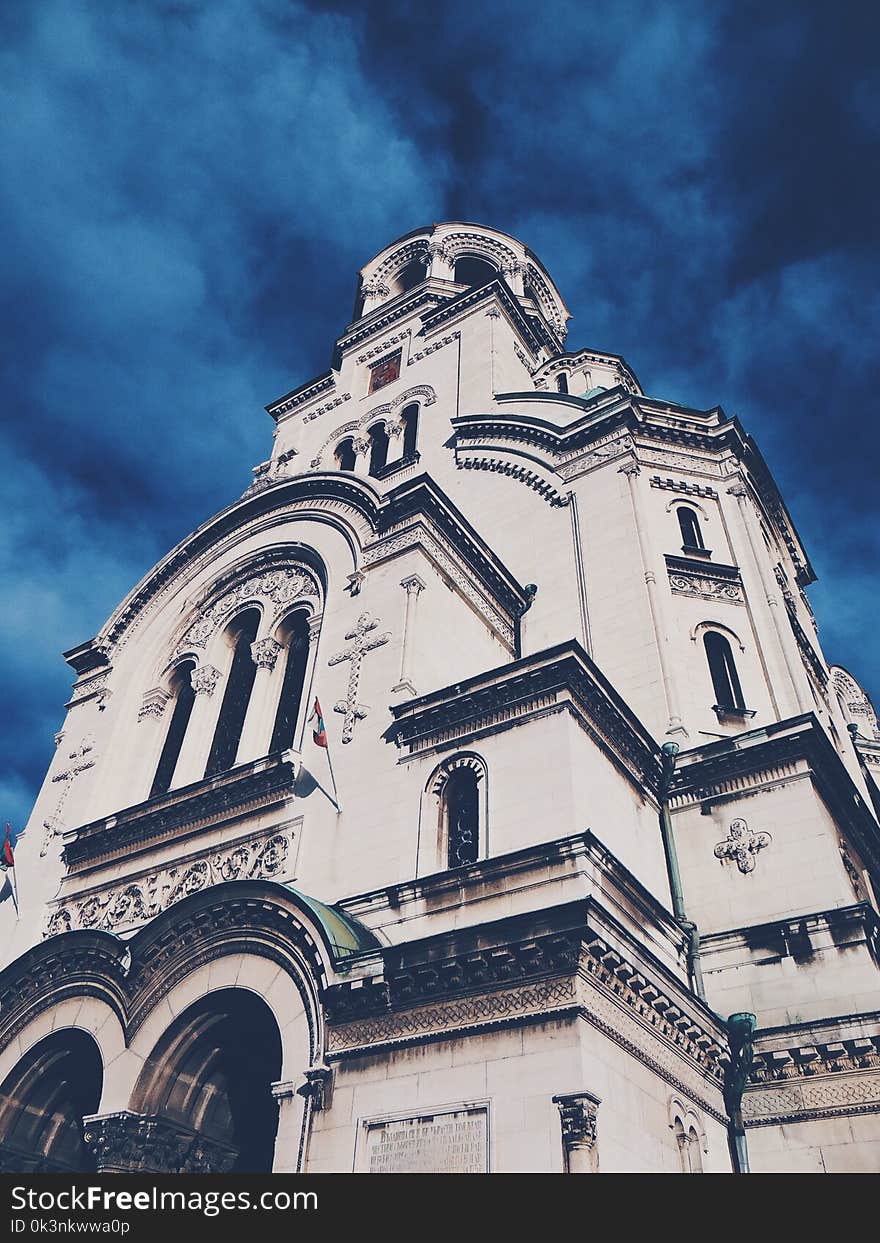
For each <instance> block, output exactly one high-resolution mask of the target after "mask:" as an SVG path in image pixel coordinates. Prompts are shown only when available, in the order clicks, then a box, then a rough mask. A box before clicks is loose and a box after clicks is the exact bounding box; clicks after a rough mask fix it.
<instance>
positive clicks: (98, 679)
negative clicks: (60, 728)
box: [64, 669, 113, 709]
mask: <svg viewBox="0 0 880 1243" xmlns="http://www.w3.org/2000/svg"><path fill="white" fill-rule="evenodd" d="M112 672H113V671H112V669H99V670H98V672H97V673H93V674H91V675H90V676H89V677H86V678H80V680H79V681H78V682H77V683H76V684H75V685H74V688H73V691H72V692H71V695H70V699H68V701H67V703H66V704H65V705H64V706H65V708H76V707H78V706H79V704H84V703H87V702H88V700H90V699H97V701H98V707H99V708H101V709H103V707H104V701H105V700H106V699H108V698H109V696H110V691H108V690H107V682H108V679H109V677H110V674H111V673H112Z"/></svg>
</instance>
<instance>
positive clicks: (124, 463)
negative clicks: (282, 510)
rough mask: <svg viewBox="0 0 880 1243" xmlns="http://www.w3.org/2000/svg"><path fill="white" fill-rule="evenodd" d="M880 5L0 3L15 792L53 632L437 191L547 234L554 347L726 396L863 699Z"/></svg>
mask: <svg viewBox="0 0 880 1243" xmlns="http://www.w3.org/2000/svg"><path fill="white" fill-rule="evenodd" d="M878 36H880V17H878V15H877V14H876V12H875V14H873V15H872V14H871V13H870V12H869V6H867V5H863V4H859V3H847V2H844V3H839V4H837V5H834V6H832V5H824V4H823V5H819V4H810V3H805V2H804V0H800V2H798V3H791V4H789V3H784V2H783V3H774V4H769V5H768V4H766V3H762V4H755V3H751V2H749V0H739V2H733V0H731V2H725V0H716V2H715V3H713V4H706V3H705V0H700V2H699V3H689V2H688V0H668V2H667V3H662V4H661V3H651V2H649V0H601V2H599V3H594V2H592V0H577V2H575V0H571V2H569V0H545V3H543V4H540V5H538V4H535V3H533V2H529V3H525V2H523V0H506V2H505V3H491V2H485V0H484V2H482V3H476V4H475V3H473V0H471V2H470V3H464V2H461V3H459V2H458V0H449V2H447V3H443V2H441V0H438V3H432V4H428V3H424V2H418V0H414V2H409V3H404V2H402V0H400V2H396V0H383V2H382V3H371V2H370V0H358V2H357V3H355V2H353V0H352V2H348V0H338V2H337V3H330V4H319V3H314V4H308V3H288V2H285V0H248V2H246V0H174V2H168V3H162V2H160V0H151V2H150V3H140V4H139V3H135V2H133V0H129V2H127V3H114V2H112V0H99V2H96V3H86V2H85V0H40V2H39V3H31V4H28V3H18V4H15V3H13V4H6V5H3V6H0V236H2V238H3V250H4V262H3V265H2V275H0V316H2V334H0V367H2V372H3V376H2V378H3V412H4V417H3V420H2V438H3V454H4V460H5V461H6V473H5V505H4V517H5V521H4V523H3V526H2V534H0V559H2V570H3V578H4V588H3V600H4V607H3V609H2V615H0V627H2V640H3V642H2V645H0V660H2V664H3V668H2V677H3V685H4V689H5V691H6V704H7V710H6V712H5V714H4V716H3V720H2V722H0V729H2V731H3V733H4V735H5V737H4V739H3V754H4V757H5V761H6V762H5V764H4V766H3V769H4V771H3V773H2V776H0V794H2V804H3V806H2V808H0V811H2V813H3V814H2V819H3V820H5V819H6V818H7V817H8V818H9V819H11V820H12V822H13V825H15V826H20V825H21V824H22V823H23V822H24V820H25V819H26V817H27V815H28V813H29V810H30V806H31V804H32V801H33V798H34V795H35V793H36V790H37V788H38V785H39V782H40V780H41V778H42V775H43V773H44V771H45V768H46V765H47V763H48V761H49V759H50V757H51V754H52V736H53V734H54V732H55V731H56V730H57V729H58V728H59V727H60V724H61V721H62V718H63V710H62V706H61V705H62V703H63V701H64V700H65V699H66V698H67V695H68V691H69V688H70V683H71V680H72V679H71V671H70V670H69V669H68V668H67V666H66V665H65V664H64V663H63V661H62V660H61V658H60V655H59V653H60V651H61V650H62V649H65V648H68V647H71V646H73V645H74V644H76V643H78V642H81V641H82V640H85V639H87V638H89V637H91V636H92V635H93V634H94V633H95V632H96V630H97V629H98V628H99V627H100V625H101V624H102V622H103V621H104V619H105V618H106V616H107V615H108V613H109V612H110V611H111V610H112V608H113V607H114V605H115V604H116V603H117V602H118V600H119V599H120V598H121V597H122V596H123V594H124V593H125V592H126V591H127V590H128V589H129V588H130V587H131V586H132V585H133V583H134V582H135V581H136V580H137V579H138V578H139V577H140V576H141V574H143V573H144V571H145V570H146V569H147V568H149V566H150V565H151V564H153V563H154V562H155V561H157V560H158V559H159V557H160V556H162V555H163V554H164V553H165V552H166V551H167V550H168V548H169V547H170V546H171V545H173V544H174V543H175V542H176V541H177V540H178V539H180V538H181V537H182V536H184V535H185V534H186V533H187V532H188V531H190V530H191V529H192V528H193V527H195V526H196V525H197V524H198V523H200V522H202V521H203V520H204V519H205V518H206V517H207V516H209V515H210V514H211V513H213V512H214V511H216V510H217V509H219V508H220V507H222V506H223V505H225V504H227V503H228V502H229V501H230V500H231V499H233V498H234V497H236V496H237V495H239V494H240V492H241V491H242V490H243V489H244V488H245V487H246V486H247V484H248V482H249V480H250V468H251V466H252V465H254V464H255V463H256V462H258V461H261V460H262V459H263V458H264V457H265V456H266V455H267V453H268V450H269V445H270V434H271V423H270V420H269V419H268V416H266V415H265V413H264V412H263V409H262V408H263V406H264V405H265V403H266V402H268V401H270V400H271V399H272V398H274V397H276V396H278V395H280V394H281V393H282V392H284V391H286V390H287V389H289V388H291V387H293V386H295V385H297V384H299V383H301V382H303V381H304V380H306V379H308V378H309V377H310V376H312V375H314V374H316V373H318V372H320V371H322V370H324V369H325V368H326V367H327V365H328V363H329V353H330V347H331V344H332V341H333V339H334V337H335V336H336V335H337V333H338V332H339V330H340V329H341V328H342V326H343V325H344V324H345V322H346V321H347V319H348V317H349V315H350V313H351V306H352V303H353V298H354V283H355V276H356V272H357V269H358V268H359V267H360V266H361V265H362V264H363V263H364V262H365V261H366V260H367V259H368V258H369V257H370V256H371V255H372V254H374V253H375V252H376V251H378V250H379V249H380V248H381V247H382V246H384V245H385V244H386V243H387V242H389V241H390V240H392V239H393V238H394V237H397V236H398V235H400V234H401V233H405V232H407V231H409V230H410V229H412V228H415V227H417V226H419V225H422V224H424V223H427V222H430V221H435V220H444V219H465V220H477V221H482V222H485V223H487V224H491V225H494V226H496V227H498V228H501V229H504V230H506V231H508V232H510V233H513V234H514V235H515V236H517V237H519V238H521V239H522V240H524V241H525V242H526V243H527V244H528V245H530V246H531V247H532V249H534V250H535V251H536V252H537V254H539V255H540V257H541V258H542V260H543V261H544V262H545V264H546V265H547V267H548V268H549V270H550V271H551V273H552V274H553V276H554V277H555V279H556V281H557V283H558V284H559V286H560V287H561V289H562V293H563V296H564V297H565V299H566V301H567V303H568V306H569V309H570V310H571V311H572V313H573V315H574V317H575V318H574V321H573V323H572V325H571V333H570V338H569V340H570V343H571V345H572V348H577V347H581V346H593V347H596V348H602V349H607V350H610V351H613V352H616V353H622V354H624V355H625V356H626V358H627V360H628V361H629V362H630V364H631V365H632V366H633V367H634V368H635V369H636V371H637V373H638V375H639V377H640V379H641V381H642V383H643V385H644V386H645V388H646V390H647V391H648V392H650V393H651V394H654V395H657V396H663V397H668V398H672V399H674V400H678V401H682V402H685V403H688V404H692V405H698V406H700V405H702V406H709V405H714V404H716V403H719V404H721V405H723V406H724V407H725V409H726V410H728V411H729V412H731V413H736V414H738V415H739V416H740V418H741V419H742V420H743V422H744V424H745V426H746V428H747V429H748V430H749V431H751V432H752V434H753V435H754V436H755V437H756V439H757V440H758V443H759V444H760V446H761V448H762V449H763V451H764V453H765V456H766V457H767V459H768V461H769V463H770V466H771V469H772V470H773V471H774V473H775V475H776V478H777V481H778V482H779V485H780V487H781V489H782V492H783V495H784V496H785V497H786V500H787V502H788V504H789V507H790V509H791V511H792V514H793V516H794V520H795V522H796V524H797V526H798V528H799V530H800V533H801V535H802V538H803V539H804V542H805V544H806V546H807V549H808V551H809V553H810V556H811V558H812V560H813V563H814V565H815V567H816V571H817V573H818V574H819V582H818V583H817V584H816V585H815V586H814V587H813V588H811V591H810V596H811V600H812V602H813V606H814V609H815V611H816V613H817V615H818V619H819V622H820V638H821V640H822V643H823V646H824V650H825V652H826V655H827V656H828V658H829V659H830V660H832V661H835V662H839V663H842V664H845V665H846V666H847V667H849V668H850V669H851V670H852V672H853V673H855V675H856V676H857V677H859V678H860V679H861V680H862V681H863V683H864V684H865V685H866V686H867V688H868V689H869V691H870V692H871V693H872V694H873V696H874V698H875V701H876V700H878V699H880V656H878V647H877V644H876V642H875V630H876V622H875V617H874V608H873V604H874V596H875V592H876V584H877V583H878V580H880V539H878V530H880V524H878V508H880V502H878V489H877V486H876V481H875V463H876V457H877V441H878V437H877V430H876V428H877V415H876V413H875V403H876V395H877V393H878V391H880V375H878V361H877V336H878V331H877V330H878V321H880V294H878V289H880V283H878V275H880V271H878V269H880V258H878V245H877V202H876V196H875V187H874V184H873V183H874V182H876V180H877V159H878V148H880V100H878V79H877V70H876V47H877V45H878Z"/></svg>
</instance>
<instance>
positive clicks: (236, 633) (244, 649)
mask: <svg viewBox="0 0 880 1243" xmlns="http://www.w3.org/2000/svg"><path fill="white" fill-rule="evenodd" d="M259 623H260V614H259V613H258V612H257V610H256V609H249V610H248V611H247V612H246V613H242V614H240V616H238V617H237V618H236V619H235V621H234V623H233V625H232V626H230V628H229V631H228V632H227V633H228V635H229V638H230V639H231V640H232V642H233V644H234V648H235V650H234V652H233V656H232V665H231V666H230V669H229V677H228V678H227V679H226V693H225V694H224V696H223V703H222V704H221V706H220V716H219V717H218V718H217V728H216V729H215V730H214V740H213V742H212V743H211V752H210V754H209V756H208V764H207V767H206V768H205V776H206V777H214V776H216V774H217V773H222V772H224V771H225V770H226V769H227V768H231V767H232V766H233V764H234V763H235V753H236V751H237V750H238V744H239V740H240V739H241V729H242V726H243V725H244V718H245V713H246V712H247V706H248V700H249V699H250V697H251V690H252V689H253V685H254V678H255V676H256V673H257V666H256V665H255V664H254V662H253V659H252V658H251V644H252V643H253V642H254V640H255V639H256V637H257V626H258V625H259Z"/></svg>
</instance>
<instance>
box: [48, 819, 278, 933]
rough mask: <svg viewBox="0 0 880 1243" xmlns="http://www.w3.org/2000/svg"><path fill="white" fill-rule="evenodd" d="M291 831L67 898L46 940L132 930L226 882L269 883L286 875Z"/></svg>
mask: <svg viewBox="0 0 880 1243" xmlns="http://www.w3.org/2000/svg"><path fill="white" fill-rule="evenodd" d="M295 843H296V830H295V829H292V828H285V829H283V830H280V831H276V832H274V833H271V834H270V835H269V836H268V837H267V836H266V835H265V834H264V835H261V836H256V837H250V838H247V839H245V840H243V841H239V842H235V843H232V844H230V845H228V846H226V847H225V848H224V849H222V850H219V851H215V852H212V853H211V854H204V855H202V856H196V857H194V858H190V859H188V860H186V861H185V862H183V863H179V864H175V865H174V866H173V867H167V868H162V869H161V870H159V871H157V872H152V873H140V874H138V875H136V876H133V877H130V878H129V879H127V880H125V881H123V882H122V883H118V884H111V885H108V886H105V887H103V888H101V889H98V890H95V891H94V892H92V893H90V894H88V895H87V896H86V897H83V898H79V899H75V900H72V901H70V902H67V903H65V905H63V906H60V907H59V908H58V909H56V910H55V911H54V912H53V913H52V914H51V915H50V917H49V920H48V924H47V927H46V935H47V936H55V935H56V934H57V933H60V932H70V931H71V929H74V928H103V929H105V930H106V931H108V932H117V931H119V930H120V929H127V928H133V927H136V926H138V925H139V924H144V923H147V922H148V921H149V920H151V919H154V918H155V917H156V916H157V915H158V914H159V913H160V912H161V911H165V910H167V909H168V907H169V906H173V905H174V903H175V902H179V901H180V900H181V899H182V898H186V897H188V896H189V895H190V894H192V893H198V892H199V890H201V889H207V888H208V886H209V885H217V884H220V882H221V881H229V880H273V879H276V878H277V877H280V876H284V875H287V874H288V873H289V864H290V862H291V861H292V859H293V857H294V854H295V850H294V847H295Z"/></svg>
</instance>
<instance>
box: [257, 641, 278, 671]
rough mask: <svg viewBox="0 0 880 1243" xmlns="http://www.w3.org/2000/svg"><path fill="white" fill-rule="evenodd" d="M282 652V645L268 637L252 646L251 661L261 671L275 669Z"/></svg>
mask: <svg viewBox="0 0 880 1243" xmlns="http://www.w3.org/2000/svg"><path fill="white" fill-rule="evenodd" d="M281 650H282V649H281V644H280V643H279V642H278V641H277V640H276V639H273V638H271V636H269V635H267V636H266V637H265V638H264V639H257V641H256V642H255V643H252V644H251V660H252V661H253V662H254V664H255V665H256V666H257V667H258V668H259V669H274V668H275V662H276V661H277V659H278V655H279V653H280V652H281Z"/></svg>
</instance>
